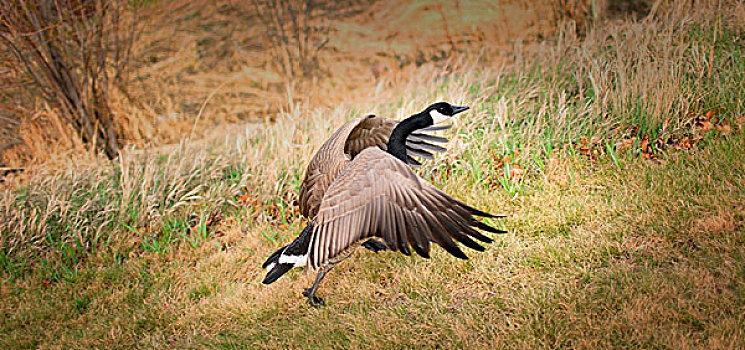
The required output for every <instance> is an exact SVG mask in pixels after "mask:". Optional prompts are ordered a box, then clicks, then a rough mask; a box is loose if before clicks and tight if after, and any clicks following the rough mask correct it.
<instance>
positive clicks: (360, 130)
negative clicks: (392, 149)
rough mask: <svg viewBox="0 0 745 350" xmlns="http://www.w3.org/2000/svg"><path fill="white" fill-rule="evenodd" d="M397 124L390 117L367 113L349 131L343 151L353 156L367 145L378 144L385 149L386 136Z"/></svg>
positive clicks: (389, 134) (386, 143)
mask: <svg viewBox="0 0 745 350" xmlns="http://www.w3.org/2000/svg"><path fill="white" fill-rule="evenodd" d="M397 124H398V122H397V121H395V120H392V119H388V118H382V117H376V116H375V115H372V114H371V115H368V116H367V117H366V118H364V119H363V120H361V121H360V123H359V124H357V126H356V127H355V128H354V129H353V130H352V132H351V133H349V138H347V142H346V144H345V145H344V152H346V153H347V154H349V155H350V156H352V158H354V157H355V156H357V154H359V153H360V152H362V150H364V149H365V148H368V147H373V146H378V147H379V148H380V149H382V150H384V151H385V150H386V149H387V148H388V138H389V137H390V136H391V132H393V128H395V127H396V125H397Z"/></svg>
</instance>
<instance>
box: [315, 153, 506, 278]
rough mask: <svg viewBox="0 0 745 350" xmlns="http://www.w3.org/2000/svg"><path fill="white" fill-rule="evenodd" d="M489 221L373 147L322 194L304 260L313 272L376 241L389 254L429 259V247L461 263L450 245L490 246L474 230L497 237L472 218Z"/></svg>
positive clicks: (355, 160) (456, 250) (486, 214)
mask: <svg viewBox="0 0 745 350" xmlns="http://www.w3.org/2000/svg"><path fill="white" fill-rule="evenodd" d="M474 215H478V216H488V217H496V216H494V215H491V214H488V213H485V212H482V211H480V210H478V209H475V208H472V207H470V206H468V205H467V204H465V203H463V202H461V201H459V200H457V199H455V198H453V197H450V196H449V195H447V194H445V193H444V192H442V191H440V190H438V189H437V188H435V187H434V186H432V185H430V184H428V183H427V182H425V181H424V180H422V179H421V178H419V177H418V176H417V175H416V174H415V173H414V172H412V171H411V169H409V167H408V166H407V165H406V164H405V163H403V162H401V161H400V160H398V159H396V158H395V157H393V156H391V155H390V154H388V153H386V152H384V151H382V150H381V149H379V148H377V147H372V148H367V149H365V150H363V151H362V152H361V153H360V154H359V155H358V156H357V157H356V158H355V159H354V160H352V162H350V164H349V166H348V167H347V168H346V169H345V170H344V171H343V172H342V173H340V174H339V175H338V177H337V178H336V179H335V180H334V181H333V183H332V184H331V185H330V186H329V188H328V190H327V191H326V194H325V196H324V197H323V201H322V203H321V206H320V209H319V211H318V214H317V215H316V217H315V218H314V219H313V240H312V242H311V244H312V248H311V253H310V256H309V259H308V265H309V267H311V268H317V267H319V266H321V265H322V264H323V263H324V262H326V261H329V260H330V259H333V258H334V257H336V256H337V255H339V254H340V253H342V252H344V251H345V250H346V249H347V248H349V247H350V246H352V245H353V244H355V243H356V242H358V241H360V240H362V239H365V238H368V237H372V236H377V237H381V238H383V239H384V240H385V243H386V245H388V247H389V248H391V249H392V250H394V251H395V250H399V251H401V252H402V253H404V254H406V255H409V254H411V252H410V250H409V246H411V247H412V248H413V249H414V251H416V252H417V253H418V254H419V255H421V256H423V257H429V246H430V244H429V243H430V242H435V243H437V244H439V245H440V246H442V247H443V248H445V250H447V251H448V252H450V253H451V254H452V255H454V256H456V257H459V258H463V259H466V258H467V257H466V255H465V254H464V253H463V251H461V250H460V248H458V246H457V245H456V244H455V243H454V241H453V239H455V240H456V241H458V242H461V243H463V244H464V245H466V246H467V247H469V248H472V249H476V250H479V251H483V250H484V248H483V247H482V246H481V245H479V244H478V243H476V242H475V241H474V240H473V239H472V238H476V239H478V240H480V241H482V242H487V243H488V242H491V239H490V238H489V237H486V236H484V235H483V234H481V233H480V232H478V231H476V230H475V229H474V228H480V229H483V230H487V231H490V232H495V233H502V232H504V231H500V230H497V229H494V228H492V227H490V226H488V225H486V224H484V223H482V222H480V221H478V220H476V219H475V218H474V217H473V216H474Z"/></svg>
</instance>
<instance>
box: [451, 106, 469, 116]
mask: <svg viewBox="0 0 745 350" xmlns="http://www.w3.org/2000/svg"><path fill="white" fill-rule="evenodd" d="M467 109H468V106H453V115H456V114H458V113H460V112H463V111H465V110H467Z"/></svg>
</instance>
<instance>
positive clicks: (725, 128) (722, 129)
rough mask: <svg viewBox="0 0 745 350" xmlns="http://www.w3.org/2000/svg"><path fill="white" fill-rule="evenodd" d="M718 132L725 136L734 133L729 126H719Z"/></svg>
mask: <svg viewBox="0 0 745 350" xmlns="http://www.w3.org/2000/svg"><path fill="white" fill-rule="evenodd" d="M717 131H718V132H720V133H721V134H723V135H728V134H729V133H730V132H732V128H730V127H729V125H727V124H723V125H717Z"/></svg>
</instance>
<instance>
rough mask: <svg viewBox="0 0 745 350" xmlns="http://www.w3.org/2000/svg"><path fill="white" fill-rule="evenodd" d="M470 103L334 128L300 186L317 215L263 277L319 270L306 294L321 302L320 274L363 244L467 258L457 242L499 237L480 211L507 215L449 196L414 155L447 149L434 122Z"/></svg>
mask: <svg viewBox="0 0 745 350" xmlns="http://www.w3.org/2000/svg"><path fill="white" fill-rule="evenodd" d="M467 109H468V107H459V106H453V105H450V104H449V103H446V102H438V103H435V104H433V105H431V106H429V107H427V108H426V109H425V110H424V111H422V112H420V113H417V114H415V115H413V116H411V117H409V118H407V119H404V120H403V121H401V122H398V123H396V122H395V121H390V119H385V118H379V117H376V116H372V115H371V116H366V117H362V118H355V119H353V120H351V121H349V122H347V123H346V124H344V125H343V126H342V127H341V128H339V129H338V130H337V131H336V132H334V133H333V134H332V135H331V137H330V138H329V139H328V140H327V141H326V142H325V143H324V144H323V145H322V146H321V148H320V149H319V150H318V152H317V153H316V155H315V156H314V157H313V159H312V160H311V162H310V164H309V165H308V169H307V172H306V176H305V179H304V181H303V183H302V185H301V188H300V198H299V205H300V211H301V213H302V214H303V215H305V216H307V217H308V218H310V219H311V221H310V223H309V224H308V225H307V226H306V227H305V229H303V231H302V232H301V233H300V235H299V236H298V237H297V238H296V239H295V240H294V241H293V242H291V243H290V244H288V245H286V246H284V247H282V248H280V249H279V250H277V251H276V252H274V253H273V254H272V255H271V256H270V257H269V258H268V259H267V260H266V262H265V263H264V265H263V266H262V267H263V268H265V269H267V270H268V273H267V275H266V277H265V279H264V281H263V283H264V284H270V283H272V282H274V281H276V280H277V279H278V278H280V277H281V276H282V275H284V274H285V273H286V272H287V271H289V270H290V269H292V268H293V267H305V268H309V269H317V270H318V274H317V276H316V280H315V282H314V283H313V285H312V286H311V287H310V288H307V289H305V291H304V293H303V295H304V296H306V297H307V298H308V300H309V302H310V304H311V305H313V306H316V305H319V304H323V300H322V299H321V298H319V297H317V296H315V292H316V290H317V289H318V285H319V283H320V282H321V280H322V279H323V278H324V276H325V275H326V273H328V271H330V270H331V269H332V268H333V267H334V266H335V265H336V264H338V263H339V262H341V261H342V260H344V259H345V258H347V257H348V256H350V255H351V253H352V252H353V251H354V250H355V249H356V248H357V247H358V246H359V245H360V244H363V245H365V246H366V247H367V248H369V249H372V250H376V251H377V250H378V249H384V248H388V249H391V250H393V251H400V252H401V253H403V254H406V255H410V254H411V250H413V251H414V252H416V253H417V254H418V255H420V256H422V257H425V258H429V256H430V244H431V243H436V244H437V245H439V246H441V247H442V248H444V249H445V250H446V251H447V252H449V253H450V254H452V255H453V256H455V257H457V258H461V259H467V258H468V257H467V256H466V255H465V254H464V253H463V251H462V250H461V249H460V248H459V247H458V245H457V243H456V242H460V243H461V244H463V245H465V246H466V247H469V248H471V249H474V250H477V251H483V250H484V247H483V246H481V245H480V244H479V243H477V242H476V240H478V241H481V242H484V243H490V242H491V241H492V239H491V238H489V237H487V236H485V235H484V234H482V233H481V232H479V231H478V230H477V229H480V230H484V231H487V232H492V233H504V232H505V231H502V230H498V229H496V228H493V227H491V226H489V225H487V224H485V223H483V222H481V221H479V220H478V219H477V218H476V217H477V216H480V217H492V218H496V217H502V216H498V215H492V214H489V213H486V212H484V211H481V210H478V209H476V208H473V207H471V206H469V205H467V204H465V203H463V202H462V201H460V200H457V199H455V198H453V197H451V196H449V195H448V194H446V193H444V192H442V191H440V190H439V189H437V188H436V187H434V186H433V185H431V184H429V183H428V182H426V181H425V180H424V179H422V178H421V177H419V176H418V175H416V174H415V173H414V172H413V171H412V170H411V169H410V167H411V166H416V165H419V163H418V162H417V161H416V160H415V159H414V158H412V155H413V156H418V157H422V158H432V154H431V153H430V152H431V151H434V152H441V151H444V150H445V149H444V148H442V147H440V146H436V145H434V144H433V142H442V141H446V140H445V139H442V138H439V137H436V136H433V135H429V134H427V133H426V132H427V131H433V130H438V129H442V128H443V127H439V126H434V125H435V124H438V123H440V122H442V121H445V120H447V119H448V118H450V117H452V116H454V115H456V114H458V113H460V112H463V111H465V110H467ZM375 238H381V239H383V241H384V242H385V243H382V242H378V241H377V240H375ZM474 239H475V240H474ZM363 242H364V243H363Z"/></svg>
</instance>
